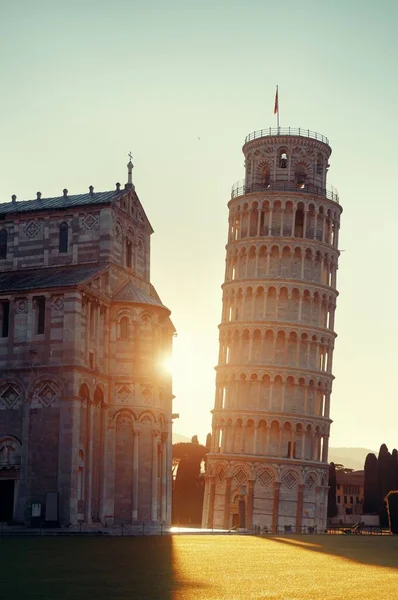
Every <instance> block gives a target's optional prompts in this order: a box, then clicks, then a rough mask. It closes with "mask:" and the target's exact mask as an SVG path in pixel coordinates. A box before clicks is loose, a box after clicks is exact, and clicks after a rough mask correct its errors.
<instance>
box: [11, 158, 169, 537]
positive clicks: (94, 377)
mask: <svg viewBox="0 0 398 600" xmlns="http://www.w3.org/2000/svg"><path fill="white" fill-rule="evenodd" d="M132 169H133V165H132V163H131V160H130V162H129V164H128V183H127V184H126V185H125V186H124V189H121V186H120V184H119V183H118V184H116V188H115V189H114V190H113V191H108V192H95V191H94V189H93V187H92V186H90V188H89V191H88V193H82V194H78V195H69V193H68V190H66V189H65V190H64V191H63V195H62V196H60V197H57V198H42V197H41V194H40V193H38V194H37V198H36V199H35V200H30V201H26V202H17V201H16V198H15V196H14V197H13V199H12V202H9V203H6V204H1V205H0V219H1V221H0V320H1V322H0V334H1V337H0V376H1V379H0V498H1V500H0V521H9V522H12V521H14V522H25V523H29V522H30V519H31V516H32V505H33V506H34V516H35V515H36V517H38V518H39V519H41V520H42V521H45V522H48V523H56V522H59V523H60V524H62V525H69V524H72V525H73V524H76V523H77V522H85V523H88V524H89V523H92V522H95V523H98V524H102V525H112V524H113V523H121V522H123V523H134V522H136V521H137V520H139V521H146V522H160V521H163V522H166V523H170V516H171V402H172V390H171V377H170V375H169V374H168V373H167V371H166V370H165V369H164V368H163V366H162V365H163V362H164V361H165V360H167V359H168V358H169V356H170V354H171V344H172V335H173V333H174V328H173V325H172V323H171V321H170V311H169V310H168V309H167V308H166V307H165V306H164V305H163V304H162V302H161V301H160V299H159V296H158V295H157V293H156V291H155V289H154V287H153V286H152V284H151V282H150V235H151V234H152V233H153V230H152V228H151V225H150V223H149V221H148V219H147V217H146V215H145V212H144V209H143V207H142V205H141V203H140V200H139V198H138V196H137V194H136V192H135V187H134V185H133V182H132ZM39 515H40V516H39Z"/></svg>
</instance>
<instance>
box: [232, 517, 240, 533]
mask: <svg viewBox="0 0 398 600" xmlns="http://www.w3.org/2000/svg"><path fill="white" fill-rule="evenodd" d="M235 527H239V514H238V513H233V514H232V529H235Z"/></svg>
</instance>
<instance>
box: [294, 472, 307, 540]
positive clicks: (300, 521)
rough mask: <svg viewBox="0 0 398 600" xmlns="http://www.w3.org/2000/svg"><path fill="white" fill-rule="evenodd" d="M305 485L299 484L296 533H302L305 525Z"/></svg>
mask: <svg viewBox="0 0 398 600" xmlns="http://www.w3.org/2000/svg"><path fill="white" fill-rule="evenodd" d="M304 487H305V486H304V485H303V484H301V483H300V484H299V486H298V496H297V512H296V533H300V532H301V527H302V524H303V501H304Z"/></svg>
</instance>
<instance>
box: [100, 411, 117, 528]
mask: <svg viewBox="0 0 398 600" xmlns="http://www.w3.org/2000/svg"><path fill="white" fill-rule="evenodd" d="M106 427H107V428H106V436H105V456H104V495H103V516H102V522H103V523H104V524H105V525H113V520H114V514H115V466H116V465H115V462H116V456H115V449H116V448H115V446H116V424H115V423H114V421H112V422H111V423H109V424H107V426H106Z"/></svg>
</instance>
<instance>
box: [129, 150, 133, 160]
mask: <svg viewBox="0 0 398 600" xmlns="http://www.w3.org/2000/svg"><path fill="white" fill-rule="evenodd" d="M128 157H129V159H130V160H131V162H133V155H132V154H131V152H129V153H128Z"/></svg>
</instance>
